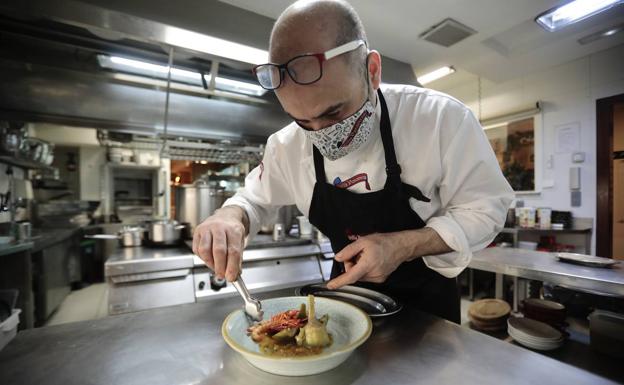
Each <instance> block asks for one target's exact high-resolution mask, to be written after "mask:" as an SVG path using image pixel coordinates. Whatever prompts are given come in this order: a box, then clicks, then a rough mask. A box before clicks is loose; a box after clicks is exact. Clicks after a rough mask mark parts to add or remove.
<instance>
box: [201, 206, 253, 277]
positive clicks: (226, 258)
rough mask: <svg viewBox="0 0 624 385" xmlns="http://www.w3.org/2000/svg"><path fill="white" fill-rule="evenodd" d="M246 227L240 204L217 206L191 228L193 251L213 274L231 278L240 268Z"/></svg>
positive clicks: (244, 214) (247, 222)
mask: <svg viewBox="0 0 624 385" xmlns="http://www.w3.org/2000/svg"><path fill="white" fill-rule="evenodd" d="M248 228H249V220H248V218H247V213H246V212H245V210H244V209H243V208H242V207H239V206H226V207H223V208H220V209H218V210H217V211H215V213H214V214H213V215H212V216H210V217H208V218H207V219H206V220H205V221H203V222H202V223H201V224H199V226H197V227H196V228H195V231H194V233H193V253H195V254H196V255H197V256H199V258H201V259H202V260H203V261H204V263H205V264H206V265H207V266H208V267H209V268H211V269H212V270H213V271H214V272H215V275H216V276H217V278H219V279H223V278H225V279H226V280H228V281H229V282H232V281H234V280H236V278H237V277H238V275H239V274H240V272H241V265H242V260H243V259H242V255H243V247H244V244H245V235H247V231H248Z"/></svg>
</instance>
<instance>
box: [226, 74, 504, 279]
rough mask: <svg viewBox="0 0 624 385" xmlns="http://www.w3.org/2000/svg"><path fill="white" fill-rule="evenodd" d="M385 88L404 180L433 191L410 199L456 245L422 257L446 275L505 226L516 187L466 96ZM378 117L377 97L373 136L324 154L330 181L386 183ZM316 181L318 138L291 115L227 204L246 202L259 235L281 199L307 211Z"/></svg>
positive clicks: (359, 185)
mask: <svg viewBox="0 0 624 385" xmlns="http://www.w3.org/2000/svg"><path fill="white" fill-rule="evenodd" d="M382 92H383V95H384V97H385V100H386V103H387V105H388V114H389V116H390V122H391V126H392V136H393V140H394V146H395V150H396V156H397V161H398V163H399V164H400V165H401V169H402V173H401V180H402V181H403V182H404V183H407V184H410V185H412V186H416V187H418V188H419V189H420V190H421V191H422V193H423V194H424V195H425V196H426V197H428V198H430V199H431V202H421V201H418V200H416V199H414V198H410V206H411V208H412V209H413V210H414V211H415V212H416V213H418V215H419V216H420V217H421V218H422V219H423V221H424V222H425V223H426V226H427V227H430V228H432V229H434V230H435V231H436V232H437V233H438V234H439V235H440V237H441V238H442V239H443V240H444V242H446V244H447V245H448V246H449V247H450V248H451V249H453V250H454V251H453V252H450V253H445V254H440V255H432V256H425V257H423V258H424V262H425V264H426V265H427V266H428V267H429V268H431V269H433V270H435V271H437V272H438V273H440V274H442V275H443V276H445V277H449V278H451V277H455V276H457V275H458V274H459V273H460V272H461V271H462V270H463V269H464V268H465V267H466V266H467V265H468V263H469V262H470V258H471V257H472V252H473V251H477V250H480V249H482V248H484V247H485V246H487V245H488V244H489V243H490V242H491V241H492V240H493V239H494V237H495V236H496V234H497V233H498V232H499V231H500V230H501V228H502V226H503V224H504V222H505V217H506V213H507V208H508V207H509V205H510V203H511V201H512V199H513V190H512V189H511V187H510V186H509V184H508V183H507V181H506V180H505V178H504V177H503V174H502V172H501V169H500V167H499V165H498V162H497V160H496V158H495V156H494V152H493V151H492V148H491V146H490V144H489V142H488V140H487V138H486V136H485V134H484V132H483V129H482V127H481V125H480V124H479V122H478V120H477V119H476V118H475V116H474V115H473V113H472V112H471V111H470V110H469V109H468V108H467V107H466V106H465V105H464V104H462V103H461V102H459V101H458V100H456V99H454V98H452V97H451V96H448V95H446V94H443V93H440V92H437V91H433V90H430V89H426V88H420V87H414V86H407V85H383V86H382ZM380 117H381V107H380V103H379V102H378V103H377V106H376V112H375V123H374V128H373V131H372V134H371V136H370V138H369V139H368V140H367V141H366V142H365V143H363V144H362V145H361V146H360V148H358V149H357V150H355V151H353V152H352V153H350V154H347V155H346V156H344V157H342V158H340V159H337V160H335V161H331V160H329V159H324V162H325V173H326V175H327V178H328V180H327V182H328V183H334V184H335V185H338V186H339V187H342V188H348V189H349V190H350V191H352V192H355V193H367V192H373V191H377V190H381V189H382V188H383V187H384V183H385V181H386V170H385V159H384V150H383V145H382V141H381V134H380V130H379V122H380ZM315 182H316V177H315V173H314V160H313V157H312V142H311V141H310V140H309V139H308V138H307V137H306V135H305V134H304V131H303V129H302V128H300V127H299V126H298V125H297V124H296V123H295V122H292V123H291V124H289V125H287V126H286V127H284V128H282V129H281V130H279V131H278V132H276V133H274V134H273V135H271V136H270V137H269V139H268V141H267V145H266V149H265V152H264V157H263V160H262V163H261V164H260V165H259V166H258V167H256V168H254V169H253V170H252V171H251V172H250V173H249V175H248V176H247V178H246V179H245V186H244V187H243V188H241V189H239V191H238V192H237V193H236V194H235V195H234V196H233V197H232V198H230V199H228V200H227V201H226V202H225V203H224V206H228V205H238V206H241V207H243V208H244V209H245V211H246V212H247V215H248V216H249V224H250V228H249V234H250V236H253V235H255V234H256V233H257V232H258V229H259V228H260V226H261V224H263V223H268V222H270V221H271V220H272V219H273V218H274V217H275V214H276V212H277V209H278V208H279V207H280V206H283V205H291V204H295V205H296V206H297V208H298V209H299V210H300V211H301V212H302V213H303V214H304V215H306V216H307V215H308V212H309V208H310V202H311V200H312V192H313V189H314V183H315ZM369 189H370V190H369ZM334 251H335V252H338V251H339V250H334Z"/></svg>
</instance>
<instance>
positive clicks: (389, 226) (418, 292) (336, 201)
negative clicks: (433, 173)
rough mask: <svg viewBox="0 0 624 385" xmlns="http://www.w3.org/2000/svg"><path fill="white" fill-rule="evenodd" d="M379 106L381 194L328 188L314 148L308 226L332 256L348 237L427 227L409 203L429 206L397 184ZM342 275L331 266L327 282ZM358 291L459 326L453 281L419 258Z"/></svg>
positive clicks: (417, 193)
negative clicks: (382, 295)
mask: <svg viewBox="0 0 624 385" xmlns="http://www.w3.org/2000/svg"><path fill="white" fill-rule="evenodd" d="M377 93H378V95H379V102H380V103H381V124H380V130H381V139H382V142H383V148H384V154H385V160H386V183H385V185H384V188H383V189H382V190H380V191H374V192H371V193H364V194H358V193H354V192H351V191H348V190H347V189H342V188H339V187H337V186H334V185H333V184H331V183H327V178H326V176H325V166H324V164H323V156H322V155H321V153H320V152H319V151H318V149H317V148H316V147H314V146H313V154H314V169H315V172H316V183H315V185H314V193H313V195H312V202H311V204H310V213H309V218H310V222H311V223H312V224H313V225H314V226H316V228H318V229H319V230H320V231H321V232H322V233H323V234H325V235H326V236H327V237H328V238H329V239H330V241H331V245H332V249H333V250H334V252H338V251H340V250H342V249H343V248H344V247H345V246H347V245H348V244H349V243H351V242H352V241H350V240H349V236H350V235H366V234H372V233H387V232H394V231H402V230H412V229H420V228H422V227H424V226H425V222H424V221H423V220H422V218H420V216H419V215H418V214H417V213H416V212H415V211H414V210H412V208H411V206H410V204H409V198H410V197H413V198H415V199H418V200H420V201H424V202H429V199H428V198H426V197H425V196H424V195H423V194H422V193H421V191H420V190H419V189H418V188H417V187H415V186H411V185H408V184H405V183H403V182H401V167H400V166H399V164H398V163H397V160H396V154H395V152H394V144H393V142H392V129H391V127H390V118H389V115H388V107H387V106H386V101H385V100H384V97H383V95H382V93H381V90H378V92H377ZM343 272H344V265H343V264H342V263H340V262H337V261H334V264H333V266H332V272H331V277H332V278H335V277H336V276H338V275H340V274H342V273H343ZM358 285H359V286H364V287H368V288H371V289H374V290H378V291H381V292H384V293H386V294H388V295H391V296H394V297H395V298H398V299H400V300H401V301H402V302H403V304H404V305H405V306H407V307H411V308H416V309H418V310H422V311H426V312H429V313H431V314H434V315H437V316H439V317H442V318H445V319H447V320H449V321H453V322H455V323H459V322H460V312H459V292H458V287H457V280H456V279H455V278H445V277H444V276H442V275H440V274H439V273H437V272H435V271H433V270H432V269H430V268H428V267H427V266H425V263H424V261H423V259H422V258H416V259H415V260H413V261H410V262H405V263H403V264H401V265H400V266H399V267H398V268H397V269H396V270H395V271H394V272H393V273H392V274H390V276H389V277H388V278H387V279H386V281H385V282H384V283H382V284H373V283H368V282H358Z"/></svg>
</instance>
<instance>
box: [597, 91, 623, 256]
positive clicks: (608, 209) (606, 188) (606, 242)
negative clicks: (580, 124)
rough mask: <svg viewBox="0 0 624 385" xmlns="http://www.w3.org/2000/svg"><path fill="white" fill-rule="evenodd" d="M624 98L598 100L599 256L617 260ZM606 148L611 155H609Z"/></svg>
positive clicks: (620, 96)
mask: <svg viewBox="0 0 624 385" xmlns="http://www.w3.org/2000/svg"><path fill="white" fill-rule="evenodd" d="M617 103H624V94H620V95H615V96H610V97H608V98H603V99H598V100H596V255H598V256H601V257H611V258H612V257H613V255H612V254H613V164H612V161H613V106H614V105H615V104H617ZM605 148H606V149H608V151H605Z"/></svg>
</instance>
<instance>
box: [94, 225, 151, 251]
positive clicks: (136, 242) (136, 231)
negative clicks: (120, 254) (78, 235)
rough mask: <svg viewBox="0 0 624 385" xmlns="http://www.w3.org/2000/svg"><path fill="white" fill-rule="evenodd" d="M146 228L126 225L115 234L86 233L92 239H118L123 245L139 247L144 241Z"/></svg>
mask: <svg viewBox="0 0 624 385" xmlns="http://www.w3.org/2000/svg"><path fill="white" fill-rule="evenodd" d="M144 232H145V229H143V228H142V227H135V226H124V227H123V228H122V229H121V230H119V231H118V232H117V235H114V234H95V235H85V238H90V239H117V240H119V245H120V246H122V247H137V246H141V244H142V243H143V233H144Z"/></svg>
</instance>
